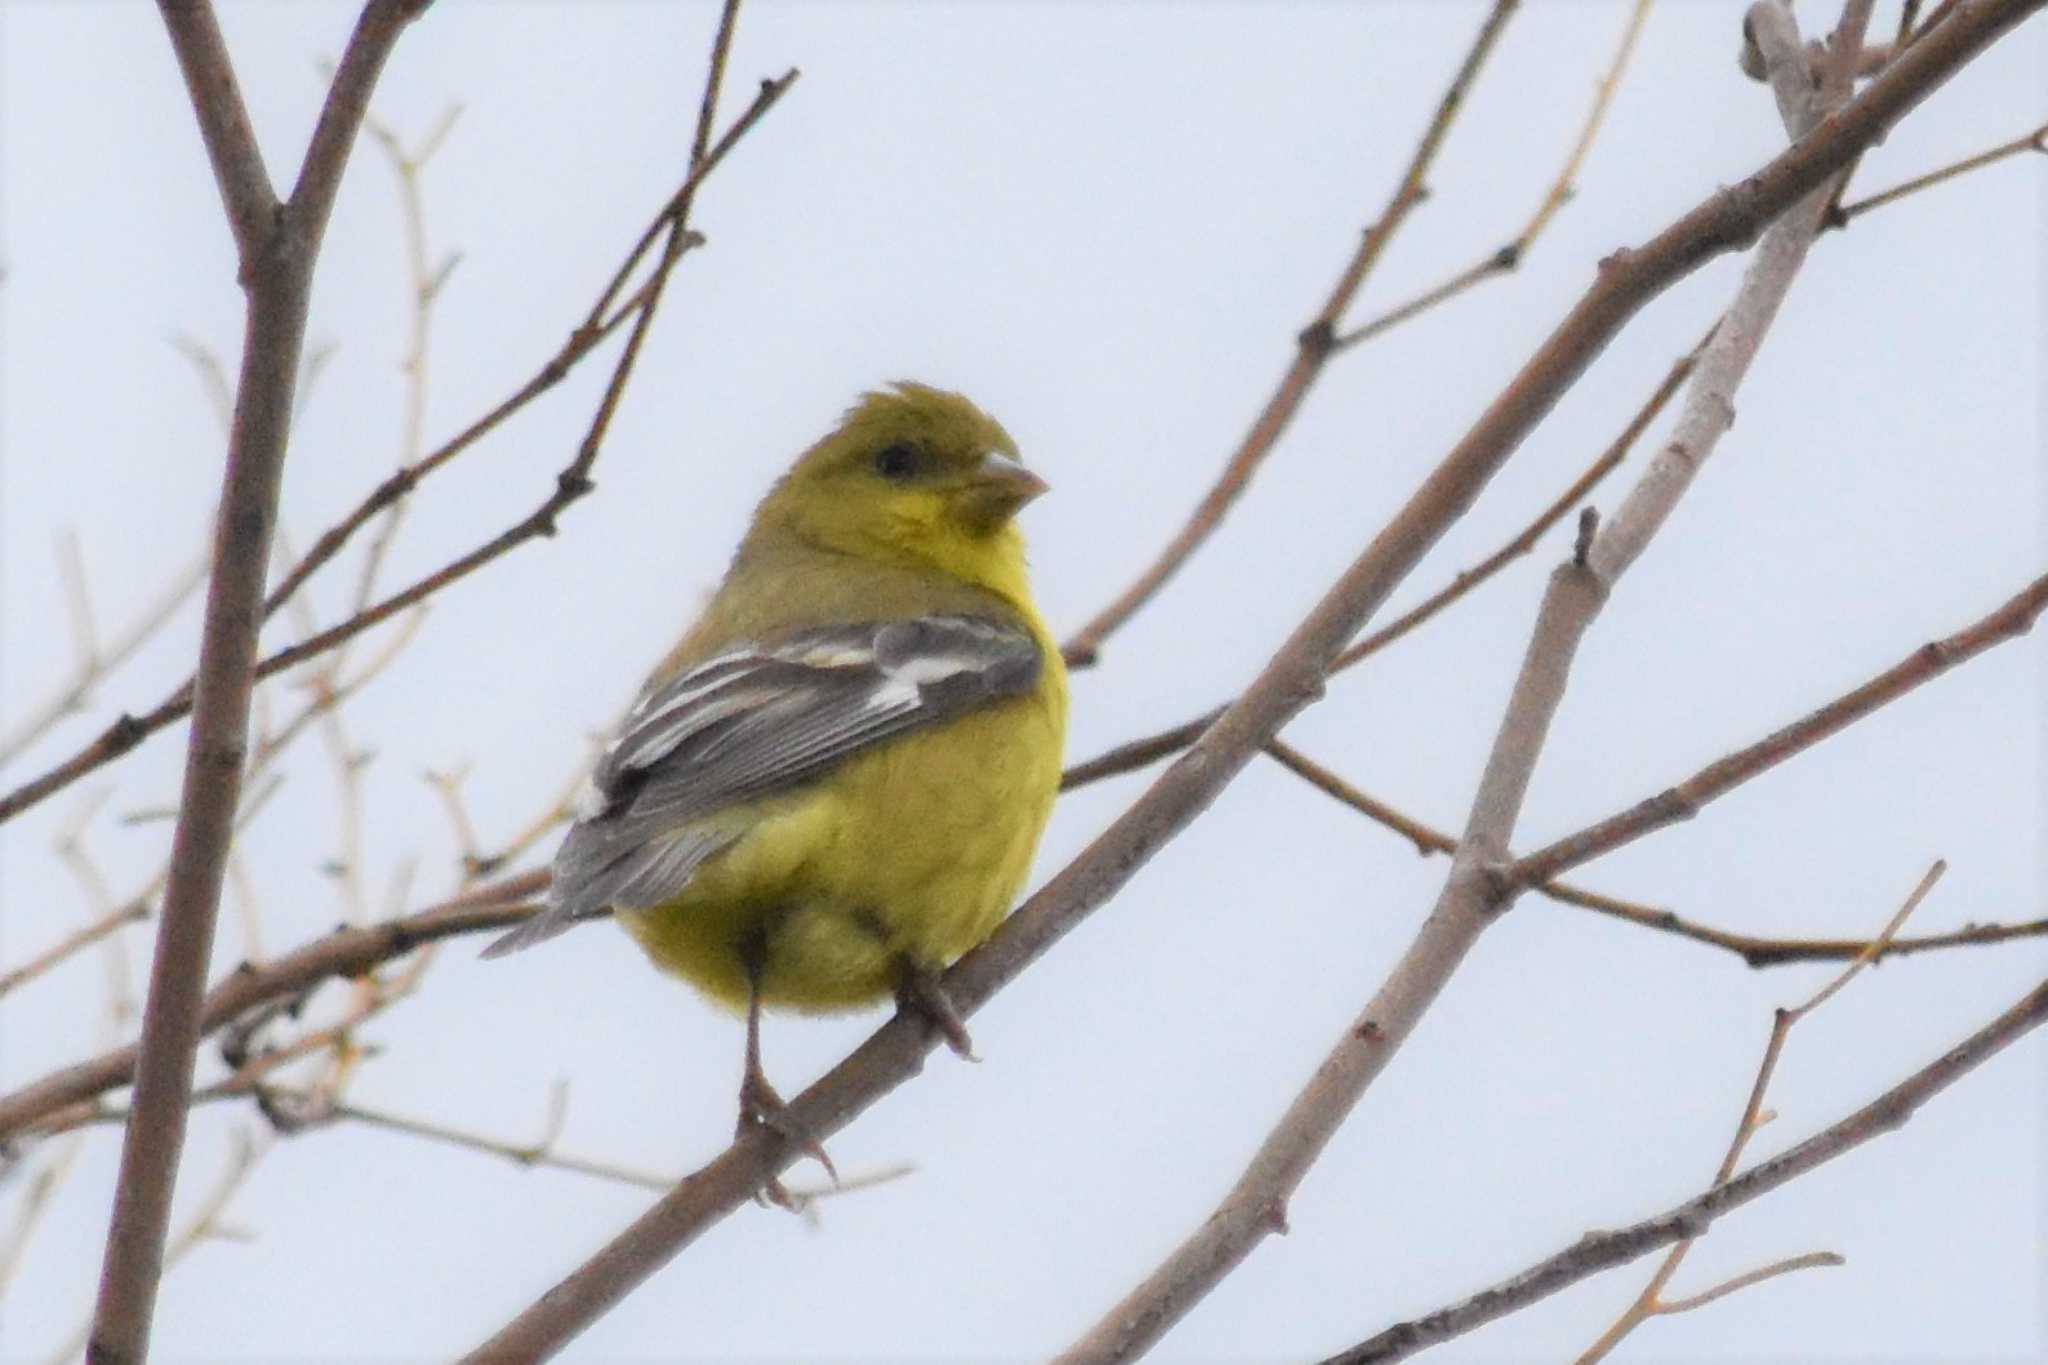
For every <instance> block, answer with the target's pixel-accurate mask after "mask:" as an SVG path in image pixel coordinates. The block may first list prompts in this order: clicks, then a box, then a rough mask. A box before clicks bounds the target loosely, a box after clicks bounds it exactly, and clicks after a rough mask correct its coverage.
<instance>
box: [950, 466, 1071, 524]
mask: <svg viewBox="0 0 2048 1365" xmlns="http://www.w3.org/2000/svg"><path fill="white" fill-rule="evenodd" d="M1050 486H1051V485H1049V484H1047V483H1046V481H1045V480H1044V479H1041V478H1039V477H1038V476H1037V475H1036V474H1034V473H1032V472H1031V471H1030V470H1028V469H1026V468H1025V467H1024V466H1023V465H1021V464H1018V463H1017V462H1016V461H1015V460H1013V459H1011V458H1010V457H1009V456H1007V455H998V454H997V453H996V452H995V451H993V450H991V451H990V452H989V453H988V454H986V455H984V456H982V457H981V463H979V464H977V465H976V466H975V467H974V472H973V473H972V474H970V475H968V477H967V482H966V485H965V486H964V487H963V488H961V490H960V493H959V500H958V502H957V504H956V505H957V506H958V508H959V509H960V512H959V514H960V516H961V518H962V520H963V521H965V522H966V524H967V525H968V526H969V527H970V528H972V529H973V530H974V531H975V532H976V533H977V534H980V535H987V534H989V533H991V532H993V531H994V530H995V529H996V528H997V527H999V526H1002V525H1004V524H1006V523H1007V522H1008V521H1009V520H1010V518H1011V517H1014V516H1015V515H1017V509H1018V508H1020V507H1022V506H1023V505H1024V504H1025V503H1027V502H1030V501H1031V500H1032V499H1033V498H1035V497H1037V496H1038V495H1039V494H1040V493H1043V492H1045V490H1046V489H1047V488H1048V487H1050Z"/></svg>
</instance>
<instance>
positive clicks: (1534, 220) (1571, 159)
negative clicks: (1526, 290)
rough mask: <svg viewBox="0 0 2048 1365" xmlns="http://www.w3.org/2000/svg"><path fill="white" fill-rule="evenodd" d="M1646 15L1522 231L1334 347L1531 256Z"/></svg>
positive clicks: (1570, 184) (1566, 196)
mask: <svg viewBox="0 0 2048 1365" xmlns="http://www.w3.org/2000/svg"><path fill="white" fill-rule="evenodd" d="M1649 16H1650V0H1635V5H1634V6H1633V8H1631V9H1630V10H1629V16H1628V23H1627V24H1626V26H1624V27H1623V29H1622V33H1621V42H1620V44H1619V45H1617V46H1616V48H1615V50H1614V60H1613V61H1612V62H1610V63H1609V64H1608V67H1607V70H1606V72H1605V73H1604V74H1603V75H1602V76H1601V77H1600V80H1599V82H1598V83H1597V84H1596V85H1595V86H1594V88H1593V105H1592V108H1590V109H1589V110H1587V112H1586V121H1585V122H1584V123H1583V124H1581V125H1580V127H1579V135H1578V138H1577V139H1576V140H1575V141H1574V142H1573V143H1572V147H1571V150H1570V151H1569V152H1567V153H1566V154H1565V159H1564V165H1563V166H1561V167H1560V168H1559V169H1558V172H1557V175H1556V176H1555V177H1553V178H1552V180H1551V182H1550V185H1549V187H1548V188H1546V189H1545V190H1544V191H1543V197H1542V199H1540V200H1539V201H1537V204H1536V211H1535V212H1534V213H1532V214H1530V215H1529V221H1528V222H1526V223H1524V224H1523V225H1522V230H1521V231H1520V232H1518V233H1516V234H1515V235H1514V237H1513V238H1512V239H1510V240H1509V242H1508V244H1507V245H1506V246H1503V247H1500V248H1498V249H1496V250H1494V251H1491V252H1488V253H1487V254H1486V255H1485V256H1483V257H1481V258H1480V259H1479V260H1478V261H1476V262H1474V263H1473V264H1471V265H1469V266H1467V267H1466V268H1465V269H1463V270H1460V271H1458V272H1457V273H1455V274H1453V275H1451V276H1450V277H1449V278H1447V279H1444V280H1442V281H1440V282H1438V283H1437V284H1435V285H1432V286H1431V287H1430V288H1428V289H1425V290H1423V291H1422V292H1421V293H1420V294H1418V295H1416V296H1415V297H1414V298H1412V299H1409V300H1408V301H1407V302H1406V303H1403V304H1400V305H1398V306H1397V307H1394V308H1390V309H1388V310H1387V311H1386V312H1384V313H1381V314H1380V315H1379V316H1378V317H1376V318H1373V319H1371V320H1370V321H1368V322H1365V323H1361V324H1360V325H1359V326H1357V327H1354V328H1352V329H1351V330H1350V331H1348V332H1345V333H1344V334H1343V335H1342V336H1339V337H1338V338H1337V340H1336V342H1335V344H1334V347H1333V349H1335V350H1338V351H1348V350H1350V349H1351V348H1353V347H1355V346H1359V345H1362V344H1363V343H1365V342H1368V341H1370V340H1372V339H1373V338H1374V337H1376V336H1381V335H1383V334H1385V333H1387V332H1390V331H1392V330H1393V329H1394V328H1396V327H1398V326H1400V325H1401V324H1402V323H1404V322H1409V321H1412V320H1414V319H1415V318H1418V317H1420V316H1421V315H1422V314H1424V313H1427V312H1428V311H1430V310H1431V309H1432V308H1435V307H1437V306H1438V305H1439V304H1443V303H1448V302H1449V301H1450V300H1452V299H1454V298H1456V297H1458V296H1459V295H1460V294H1463V293H1465V292H1467V291H1468V290H1470V289H1472V288H1474V287H1476V286H1478V285H1481V284H1484V283H1485V282H1486V281H1488V280H1490V279H1494V278H1496V277H1498V276H1501V275H1506V274H1509V273H1511V272H1513V271H1515V270H1518V269H1520V268H1521V265H1522V262H1524V261H1526V260H1527V259H1529V251H1530V248H1532V247H1534V246H1535V245H1536V239H1537V238H1538V237H1540V236H1542V235H1543V230H1544V229H1545V228H1546V227H1549V226H1550V221H1551V219H1553V218H1555V217H1556V216H1557V214H1558V211H1559V210H1561V209H1562V208H1564V206H1565V205H1566V204H1568V203H1570V202H1571V200H1572V196H1573V195H1574V194H1576V193H1577V192H1578V186H1577V181H1578V176H1579V171H1580V170H1581V169H1582V168H1583V167H1584V166H1585V164H1586V154H1587V153H1588V152H1590V151H1592V149H1593V139H1594V138H1595V137H1596V136H1598V135H1599V132H1600V126H1601V124H1602V123H1604V122H1605V121H1606V118H1607V107H1608V105H1609V104H1611V103H1612V102H1613V100H1614V92H1615V91H1616V90H1619V89H1620V88H1621V77H1622V73H1623V72H1624V71H1626V70H1627V69H1628V61H1629V57H1630V56H1631V55H1632V54H1633V53H1634V52H1635V46H1636V38H1637V37H1638V35H1640V34H1641V33H1642V31H1643V21H1644V20H1645V19H1647V18H1649Z"/></svg>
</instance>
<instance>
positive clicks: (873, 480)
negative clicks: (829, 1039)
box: [487, 383, 1067, 1192]
mask: <svg viewBox="0 0 2048 1365" xmlns="http://www.w3.org/2000/svg"><path fill="white" fill-rule="evenodd" d="M1045 490H1046V484H1045V482H1044V480H1042V479H1040V478H1039V477H1038V476H1037V475H1036V474H1033V473H1032V472H1031V471H1030V470H1028V469H1026V468H1025V467H1024V465H1023V463H1022V461H1021V458H1020V457H1019V455H1018V452H1017V447H1016V443H1015V442H1014V441H1012V440H1011V439H1010V436H1009V433H1008V432H1006V431H1004V430H1003V428H1002V427H1001V426H1000V425H998V424H997V423H996V422H995V421H994V420H993V419H992V418H990V417H989V416H987V415H986V414H985V413H983V412H982V411H981V410H980V409H979V408H977V407H975V406H974V405H973V404H972V403H970V402H968V401H967V400H966V399H965V398H963V397H961V396H960V395H958V394H954V393H947V392H944V391H942V390H939V389H934V388H928V387H926V386H925V385H922V384H912V383H900V384H897V385H895V386H893V388H891V389H890V390H888V391H885V392H877V393H869V394H866V395H864V396H863V397H862V398H861V399H860V400H859V402H857V403H856V404H855V405H854V407H853V408H852V409H851V410H849V411H848V412H847V414H846V416H845V418H844V419H843V420H842V421H841V423H840V425H839V427H838V429H837V430H835V431H833V432H832V433H831V434H830V435H829V436H827V437H825V438H824V439H823V440H821V441H819V442H818V443H817V444H816V445H814V446H812V447H811V448H810V449H809V450H807V451H806V452H804V454H803V455H802V456H801V457H799V458H798V460H797V461H796V463H795V464H794V465H793V466H791V468H790V469H789V471H788V473H786V474H785V475H783V477H782V479H781V480H780V481H779V482H777V483H776V485H775V486H774V488H773V489H772V490H770V492H769V493H768V495H767V496H766V497H765V498H763V499H762V501H761V504H760V507H759V508H758V509H757V510H756V511H755V513H754V519H753V524H752V525H751V526H750V527H749V529H748V531H747V534H746V536H745V538H744V540H742V542H741V544H740V547H739V550H738V552H737V553H736V554H735V555H734V557H733V561H732V566H731V568H730V569H728V570H727V572H726V575H725V579H724V581H723V582H722V583H721V584H720V585H719V587H718V590H717V592H716V593H715V594H714V595H713V597H712V598H711V601H710V603H709V605H708V606H707V607H706V608H705V610H704V613H703V615H702V617H701V618H700V619H699V620H698V621H697V624H696V625H695V626H694V627H693V628H692V629H691V630H690V632H689V633H688V634H687V635H686V636H685V637H684V638H683V641H682V643H680V644H679V645H677V646H676V648H675V649H674V650H673V651H672V652H671V653H670V654H669V656H668V657H667V658H666V659H665V660H664V661H663V662H662V664H661V665H660V667H658V668H657V669H656V670H655V671H654V674H653V676H652V677H650V678H649V679H648V681H647V684H646V686H645V687H644V688H643V689H642V690H641V693H640V696H639V698H638V700H637V701H636V702H635V703H634V705H633V707H632V709H631V710H630V711H629V712H628V714H627V716H626V718H625V720H624V721H623V722H622V723H621V724H620V727H619V730H618V733H617V735H616V737H614V738H613V739H612V741H611V743H610V745H609V746H608V747H607V748H606V749H605V751H604V754H603V756H602V758H601V759H600V760H599V761H598V763H597V766H596V769H595V771H594V772H593V774H592V777H591V785H590V789H589V790H588V791H587V792H586V793H585V799H584V801H583V802H582V803H581V804H580V805H579V808H578V810H577V813H576V819H575V822H574V823H573V824H572V825H571V826H570V828H569V832H568V834H567V836H566V837H565V838H564V839H563V841H562V845H561V848H560V850H559V851H558V852H557V853H556V855H555V862H554V883H553V885H552V887H551V888H550V890H549V893H548V899H547V904H546V906H545V907H544V909H543V910H542V911H541V913H539V914H538V915H537V916H535V917H534V918H533V919H531V920H529V921H528V922H526V923H525V924H523V925H521V926H520V927H519V928H517V929H515V930H513V931H512V932H511V933H509V934H506V935H505V936H504V937H503V938H501V939H499V940H498V941H497V942H495V943H493V944H492V945H491V947H490V948H489V949H488V950H487V955H489V956H496V955H498V954H501V953H505V952H510V951H512V950H514V949H518V948H524V947H527V946H529V945H531V944H533V943H537V942H539V941H540V940H542V939H545V938H549V937H552V936H553V935H555V934H557V933H560V932H561V931H562V930H564V929H568V928H570V927H571V926H573V925H575V924H577V923H579V922H580V921H583V920H587V919H592V918H596V917H599V916H603V915H606V914H615V915H616V916H617V918H618V919H619V921H620V922H621V923H622V924H623V925H624V926H625V928H626V929H627V931H628V932H630V933H631V934H632V935H633V937H634V938H635V939H637V940H638V941H639V943H640V946H641V947H642V948H643V949H644V950H645V951H646V952H647V955H648V956H649V957H650V958H652V959H653V961H654V962H655V963H656V964H657V965H658V966H661V967H663V968H666V969H667V970H669V971H672V972H675V973H677V974H679V975H681V976H683V977H685V978H687V979H688V980H689V981H690V982H692V983H693V984H694V985H696V986H697V987H698V988H699V989H701V990H703V991H704V992H705V993H707V994H708V995H710V996H712V997H714V998H715V999H717V1000H719V1001H722V1002H725V1003H727V1004H729V1005H732V1006H734V1007H737V1008H742V1009H744V1010H745V1012H746V1019H747V1044H746V1063H745V1068H744V1072H743V1079H742V1082H741V1086H740V1128H741V1130H742V1131H744V1130H746V1129H747V1128H748V1127H749V1126H752V1125H757V1124H758V1125H766V1126H768V1127H770V1128H773V1129H775V1130H776V1131H778V1132H780V1133H782V1134H783V1136H784V1137H785V1138H787V1139H789V1140H791V1141H793V1142H796V1143H798V1144H800V1145H802V1146H805V1147H806V1148H808V1149H809V1150H811V1151H812V1152H813V1153H815V1154H816V1155H818V1156H819V1157H820V1158H821V1159H822V1158H823V1155H824V1154H823V1150H822V1149H821V1148H819V1147H818V1145H817V1144H816V1143H815V1142H814V1141H812V1140H811V1138H810V1136H809V1135H808V1134H805V1133H802V1132H799V1131H796V1129H795V1128H794V1126H793V1125H791V1124H789V1122H788V1120H787V1118H786V1116H785V1115H784V1113H783V1104H782V1101H781V1099H780V1097H779V1096H777V1094H776V1093H775V1090H774V1088H773V1087H772V1086H771V1085H769V1083H768V1080H767V1077H766V1076H765V1075H764V1074H763V1073H762V1069H761V1063H760V1019H761V1008H762V1006H763V1005H774V1006H788V1007H792V1008H795V1009H798V1010H806V1011H822V1010H833V1009H840V1008H846V1007H851V1006H857V1005H862V1004H866V1003H868V1002H871V1001H874V1000H878V999H881V998H883V997H886V996H888V995H890V994H891V993H892V992H893V993H894V994H895V995H896V998H897V1000H898V1003H899V1006H902V1007H906V1008H911V1009H915V1010H917V1011H919V1012H921V1013H922V1014H923V1015H924V1016H925V1017H926V1018H927V1019H928V1020H929V1021H930V1022H931V1024H932V1025H933V1026H934V1027H935V1028H936V1029H937V1030H939V1031H940V1032H942V1033H943V1034H944V1035H945V1037H946V1038H947V1040H948V1042H950V1043H951V1044H952V1045H953V1047H954V1048H955V1050H956V1051H960V1052H962V1053H963V1054H964V1053H967V1052H968V1046H969V1045H968V1038H967V1033H966V1030H965V1028H964V1027H963V1026H962V1025H961V1022H960V1019H959V1016H958V1015H957V1014H956V1013H955V1012H954V1010H953V1008H952V1006H951V1004H950V1003H949V1002H948V1001H947V1000H946V998H945V996H944V994H943V992H942V991H941V990H940V989H939V987H938V984H937V973H938V972H939V971H941V970H942V969H943V968H945V967H946V966H947V965H949V964H951V963H952V962H953V961H954V960H955V959H956V958H958V957H959V956H960V955H961V954H963V953H965V952H966V951H967V950H968V949H969V948H972V947H974V946H975V945H976V944H978V943H980V942H981V941H982V940H983V939H984V938H986V937H988V935H989V934H990V933H991V932H993V931H994V929H995V927H996V925H997V923H999V922H1000V921H1001V919H1002V917H1003V915H1004V913H1005V912H1006V911H1007V910H1008V909H1009V907H1010V905H1011V903H1012V902H1013V901H1014V900H1015V899H1016V896H1017V893H1018V891H1019V889H1020V888H1021V887H1022V885H1023V882H1024V878H1025V876H1026V874H1027V872H1028V871H1029V869H1030V865H1031V859H1032V854H1033V852H1034V850H1035V849H1036V847H1037V844H1038V837H1039V833H1040V831H1041V830H1042V829H1043V828H1044V826H1045V821H1046V816H1047V814H1048V813H1049V812H1050V810H1051V808H1052V802H1053V797H1054V795H1055V793H1056V791H1057V789H1058V786H1059V776H1060V754H1061V749H1062V745H1063V741H1064V736H1065V729H1066V712H1067V689H1066V670H1065V668H1064V667H1063V666H1062V664H1061V661H1060V651H1059V647H1058V645H1057V644H1056V643H1055V642H1054V641H1053V638H1052V636H1051V634H1050V632H1049V631H1048V630H1047V628H1046V626H1045V623H1044V622H1043V621H1042V620H1040V619H1039V615H1038V611H1037V609H1036V608H1035V607H1034V606H1033V604H1032V600H1031V590H1030V584H1029V581H1028V578H1027V575H1026V571H1025V562H1024V542H1023V538H1022V537H1021V536H1020V535H1019V533H1018V531H1017V527H1016V524H1015V522H1014V520H1013V517H1014V516H1015V514H1016V512H1017V511H1018V509H1019V508H1021V507H1022V506H1023V505H1024V504H1025V503H1027V502H1029V501H1030V500H1031V499H1033V498H1035V497H1037V496H1038V495H1039V494H1040V493H1042V492H1044V491H1045ZM826 1164H827V1166H828V1168H829V1166H830V1162H829V1161H827V1162H826ZM768 1188H769V1189H770V1190H771V1191H772V1192H774V1191H776V1189H777V1187H775V1186H774V1184H773V1182H772V1181H771V1182H768Z"/></svg>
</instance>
